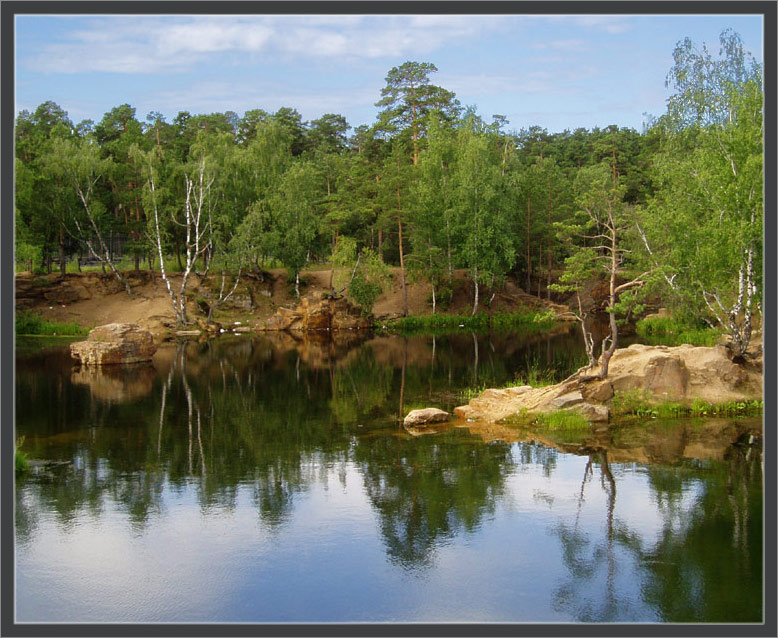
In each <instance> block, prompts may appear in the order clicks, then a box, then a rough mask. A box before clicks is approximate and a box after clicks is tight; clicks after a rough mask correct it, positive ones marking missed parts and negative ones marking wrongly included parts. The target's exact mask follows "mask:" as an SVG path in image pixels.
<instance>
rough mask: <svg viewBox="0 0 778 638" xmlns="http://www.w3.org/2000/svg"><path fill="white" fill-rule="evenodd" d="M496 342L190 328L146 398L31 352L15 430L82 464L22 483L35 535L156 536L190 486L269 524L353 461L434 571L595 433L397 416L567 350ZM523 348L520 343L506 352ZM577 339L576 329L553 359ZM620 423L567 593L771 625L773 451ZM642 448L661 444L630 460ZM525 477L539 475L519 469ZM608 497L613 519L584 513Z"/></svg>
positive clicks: (597, 614)
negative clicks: (284, 335)
mask: <svg viewBox="0 0 778 638" xmlns="http://www.w3.org/2000/svg"><path fill="white" fill-rule="evenodd" d="M484 343H486V344H487V346H488V347H479V340H478V338H477V337H474V336H473V335H470V334H467V335H457V336H456V337H455V338H454V337H436V338H431V339H427V340H425V339H420V338H403V337H398V338H391V339H388V338H375V339H372V340H369V341H367V342H365V343H363V344H362V345H361V346H359V347H356V348H352V349H350V350H348V349H345V350H343V349H341V350H338V349H337V348H336V347H335V346H334V345H332V344H329V345H328V344H326V343H321V344H306V343H303V342H300V343H297V342H295V343H294V344H292V346H293V347H292V346H290V347H283V348H281V347H277V346H275V345H274V344H273V343H272V342H271V341H270V340H265V339H253V340H249V339H246V340H241V339H232V340H225V341H223V342H220V343H210V342H206V343H203V344H197V343H189V344H183V343H182V344H178V345H176V346H174V347H171V348H167V349H166V350H164V351H163V352H162V354H161V356H160V357H157V358H156V359H155V368H156V372H155V374H154V376H153V377H149V379H150V380H151V387H152V389H151V391H150V392H148V394H145V395H143V396H140V395H138V394H134V395H133V399H132V400H131V401H126V400H121V401H119V400H115V399H112V398H111V397H110V396H108V394H106V393H107V392H108V389H110V388H114V387H117V388H118V387H120V386H121V387H122V388H125V387H126V384H124V383H123V382H122V383H121V384H115V383H113V382H112V383H105V382H104V380H102V381H100V383H101V385H100V392H92V389H93V388H91V387H90V386H89V381H90V380H92V379H96V380H99V379H98V376H99V375H79V376H78V377H77V379H74V378H73V373H72V364H71V363H70V362H69V361H68V360H67V358H60V359H57V358H56V356H55V357H54V358H51V357H48V358H45V359H44V358H39V359H34V360H33V361H32V362H31V363H30V362H25V361H24V360H21V361H20V362H19V363H18V364H17V377H16V380H17V386H16V393H17V394H16V404H17V418H18V422H17V427H18V428H19V433H20V434H23V435H25V437H26V438H25V448H26V451H27V452H28V453H29V454H30V455H31V456H32V457H34V458H42V459H49V460H54V461H69V462H70V465H67V466H57V467H54V468H51V469H46V470H45V471H41V472H37V473H35V474H33V475H31V476H30V477H29V478H27V479H20V481H19V484H18V486H17V490H16V510H15V516H16V533H17V542H19V543H21V544H22V545H23V544H24V543H26V542H28V541H30V539H31V538H33V537H34V532H35V529H36V528H37V527H38V526H39V525H40V521H41V520H42V513H45V512H52V513H53V514H54V517H55V520H56V521H58V525H59V526H60V527H61V528H62V529H69V528H72V526H73V525H75V524H76V523H77V521H78V519H79V518H80V517H84V516H87V517H90V518H91V519H94V520H98V519H100V517H101V516H102V515H103V513H104V511H106V510H108V509H118V510H119V511H120V512H122V513H123V514H124V515H126V517H127V520H128V521H129V522H130V524H131V526H132V530H133V532H134V533H136V534H144V533H146V532H147V530H148V527H149V523H150V522H151V521H153V520H154V518H155V517H164V516H165V515H166V511H165V510H166V507H169V505H170V503H171V502H172V501H173V499H176V498H186V499H194V501H195V502H196V504H197V505H198V506H199V508H200V510H201V512H202V513H203V514H213V513H220V512H226V511H232V510H235V509H236V508H237V507H238V499H239V497H240V494H241V492H242V493H243V494H245V495H247V496H248V499H247V500H248V502H251V503H253V507H254V509H255V510H256V512H257V516H258V519H259V521H260V522H261V524H262V526H263V527H264V528H266V529H269V530H271V531H280V530H282V529H283V528H284V526H285V525H287V524H289V523H290V521H291V520H292V516H293V513H294V512H295V508H296V505H297V502H298V501H299V498H298V497H299V495H300V494H302V493H305V492H307V491H309V490H310V489H311V487H312V486H315V485H317V484H320V485H321V484H324V483H326V481H328V480H331V479H332V477H335V478H336V480H339V481H341V483H342V484H343V485H344V486H345V485H346V477H347V475H348V474H351V475H356V476H357V477H358V481H359V483H360V485H362V486H363V487H364V496H365V497H366V501H367V503H369V507H370V508H372V511H373V512H374V513H375V514H376V520H377V527H378V534H379V538H380V542H381V544H382V545H383V547H384V548H385V554H386V557H387V559H388V560H389V562H390V563H391V564H393V565H396V566H399V567H400V568H401V569H402V570H403V571H405V572H414V573H416V574H426V575H429V574H430V573H432V571H433V567H434V566H435V565H436V558H437V557H438V556H439V554H440V550H441V549H442V548H443V547H445V546H447V545H450V544H451V543H452V542H454V540H455V539H456V538H457V537H459V540H461V539H462V537H466V536H467V535H469V534H475V533H476V532H477V531H478V530H479V529H480V528H481V527H483V525H484V521H488V520H489V519H490V518H492V517H496V516H497V515H498V514H497V512H498V507H499V505H500V503H503V502H505V501H506V499H505V498H504V497H505V496H506V495H507V490H508V489H509V488H508V487H506V485H507V482H508V479H509V478H510V477H511V476H515V475H516V468H517V466H522V467H525V468H532V471H533V472H535V471H537V473H538V475H542V476H543V477H545V479H550V480H551V481H554V485H556V479H557V476H558V474H560V473H561V472H560V468H561V466H562V465H563V464H567V463H568V462H569V461H570V459H575V458H576V457H574V456H570V455H569V454H565V453H564V452H568V453H569V452H571V451H573V452H574V451H575V450H578V449H579V447H580V443H579V442H576V441H568V442H566V443H562V442H561V438H560V441H553V440H552V441H547V442H546V444H541V443H528V442H519V443H508V442H504V441H492V442H490V443H486V442H484V441H483V440H482V439H481V438H480V437H479V436H478V435H476V434H475V430H473V433H471V432H470V431H468V430H467V429H463V428H449V429H448V430H445V429H444V431H441V432H439V433H437V434H430V435H423V436H410V435H409V434H408V433H407V432H406V431H405V430H404V429H403V428H402V427H400V426H399V425H398V421H397V419H398V418H401V417H402V416H403V415H404V412H405V411H406V410H407V409H409V408H410V407H417V406H418V405H419V404H425V403H426V404H427V405H430V404H432V405H435V404H436V403H437V404H438V405H440V406H441V407H444V408H448V409H450V408H451V405H452V404H453V405H456V404H457V403H458V401H459V400H458V398H457V396H456V393H457V392H458V391H459V390H460V389H461V388H463V387H465V386H469V385H470V384H471V383H472V382H473V381H474V380H479V381H482V382H483V381H485V382H487V383H492V382H493V381H494V382H495V383H504V382H505V381H506V380H510V379H511V378H512V377H513V375H514V373H515V371H516V369H518V368H521V366H522V365H524V364H525V363H526V362H528V361H533V360H536V359H537V357H542V358H543V359H545V360H547V361H548V360H549V359H550V357H551V353H550V351H549V350H548V347H547V344H546V342H541V343H539V344H538V345H539V346H540V347H541V348H542V349H541V350H537V349H536V350H521V349H520V348H518V347H516V346H514V345H513V344H512V343H511V342H510V341H509V340H504V341H500V338H498V337H495V338H494V339H491V338H489V339H488V340H487V341H485V342H484ZM482 345H483V344H482ZM511 347H513V348H514V350H513V351H510V352H513V353H514V354H506V352H509V349H510V348H511ZM568 349H569V346H568V344H567V342H563V344H562V346H561V351H562V352H561V354H559V353H557V354H554V357H555V358H556V357H557V356H559V357H564V356H568V355H567V354H566V353H567V351H568ZM136 372H137V371H136ZM144 378H145V377H144ZM114 380H115V379H114ZM139 387H140V384H135V385H133V388H139ZM144 387H145V385H144ZM441 388H444V389H445V390H446V391H445V393H444V392H442V391H441V390H440V389H441ZM122 393H123V396H126V395H127V392H126V390H124V389H123V390H122ZM443 401H449V404H445V403H443ZM687 430H688V431H687ZM703 430H704V428H703ZM609 436H610V435H609ZM613 436H615V435H613ZM618 436H619V437H620V438H621V440H622V443H623V445H622V447H620V448H618V447H617V446H615V445H614V444H613V441H607V440H606V441H599V440H598V441H599V443H602V444H601V445H600V444H599V443H598V446H599V447H597V448H596V451H594V452H592V453H591V454H590V455H589V456H588V458H587V462H586V467H585V469H584V476H583V479H582V481H581V483H580V487H577V488H576V490H577V492H576V496H577V499H578V502H577V503H575V504H574V507H573V508H572V510H571V512H572V514H571V515H570V516H569V518H568V517H566V516H565V515H564V512H563V510H559V511H558V512H559V513H557V510H554V514H555V515H556V516H557V518H558V519H560V520H561V521H562V522H561V523H559V524H557V525H556V526H555V527H554V530H555V533H556V535H557V537H558V538H559V541H560V544H561V552H560V556H561V560H562V562H563V563H564V566H565V570H566V579H565V581H564V582H563V583H562V584H561V585H559V586H557V587H556V589H555V590H554V593H553V601H554V602H553V605H554V608H555V609H556V610H557V611H558V612H559V613H560V614H561V615H562V616H564V617H570V618H574V619H576V620H579V621H597V622H603V621H610V620H618V621H624V620H630V619H638V618H639V619H645V616H646V607H647V606H648V607H649V608H650V609H651V610H653V613H655V614H656V617H655V619H656V620H672V621H679V620H688V621H696V620H705V621H710V620H714V619H726V620H729V621H732V620H735V619H737V620H750V621H754V620H757V621H758V620H759V615H760V613H761V607H760V603H761V560H762V553H761V542H762V530H761V521H762V513H761V494H762V490H761V480H762V470H761V454H760V452H759V451H758V448H756V447H753V446H750V445H748V441H745V442H742V443H743V444H742V445H736V446H733V447H731V448H730V449H729V450H728V452H727V453H726V455H722V456H719V457H718V458H719V459H723V460H715V461H699V460H691V459H681V460H679V458H680V456H679V455H680V454H681V452H682V451H683V449H684V448H685V447H686V446H687V445H688V444H689V441H692V440H693V441H692V442H694V443H695V445H697V447H698V448H704V447H705V445H702V444H701V443H700V441H702V443H705V440H702V439H699V438H695V437H697V434H694V432H692V428H691V427H689V428H686V426H684V427H683V428H682V431H681V432H680V433H679V432H678V428H675V430H672V431H670V432H669V433H668V434H667V435H666V436H659V435H657V436H656V437H655V439H656V441H660V442H661V443H655V440H654V439H650V437H649V439H646V440H645V441H644V440H643V439H640V438H639V437H636V436H634V435H632V434H629V435H628V433H626V432H624V431H620V432H619V433H618ZM560 437H561V434H560ZM674 437H676V438H674ZM512 440H515V439H512ZM624 441H626V442H627V443H628V444H629V445H627V443H624ZM629 446H632V447H629ZM593 449H594V448H593ZM631 449H637V450H642V451H643V452H644V453H645V455H644V460H640V461H639V463H640V465H639V466H638V468H637V469H634V468H633V470H631V471H627V470H625V469H624V468H625V467H629V466H625V465H622V463H629V461H628V460H625V459H626V458H628V453H629V452H630V450H631ZM625 455H626V456H625ZM714 458H716V457H715V456H714ZM653 461H657V462H653ZM568 466H569V465H568ZM637 474H639V480H640V481H642V485H645V486H646V489H650V490H651V494H652V495H653V498H654V500H655V505H656V507H655V508H652V511H653V509H655V510H656V515H657V516H658V517H659V518H661V520H662V525H663V526H662V529H661V534H660V535H659V536H658V537H657V538H651V537H650V536H648V535H646V534H645V532H644V530H642V529H641V528H638V527H637V526H636V525H634V524H633V523H630V524H631V525H632V528H630V527H628V525H627V523H626V522H625V519H623V518H620V516H619V511H620V510H619V508H618V507H617V493H618V498H619V503H622V504H624V503H627V502H628V501H629V498H630V496H629V491H628V490H625V489H624V488H622V483H621V481H622V480H623V479H624V478H625V477H626V476H631V477H633V478H634V477H635V476H637ZM636 480H637V479H636ZM559 484H562V482H560V483H559ZM511 485H513V483H511ZM548 485H551V483H550V482H549V483H548ZM617 487H618V489H617ZM344 489H345V488H344ZM510 489H515V490H521V489H522V484H521V482H518V483H516V484H515V487H511V488H510ZM549 489H552V488H549ZM361 495H362V494H361V493H360V494H359V497H360V498H361ZM511 498H513V495H511ZM598 499H602V503H603V504H602V510H601V511H600V510H599V509H596V508H598V507H599V505H598V502H599V501H598ZM507 500H510V499H507ZM562 500H564V499H563V498H560V499H559V502H560V503H561V502H562ZM552 501H553V498H552ZM587 501H588V502H587ZM622 506H623V505H622ZM553 507H554V508H556V507H557V506H556V505H554V506H553ZM560 507H561V506H560ZM593 508H594V509H596V512H597V515H598V516H600V517H601V518H600V519H599V521H601V523H599V526H600V531H599V532H598V531H597V530H596V529H595V528H593V527H592V525H591V524H590V522H589V523H588V524H586V525H585V524H584V522H585V521H586V520H588V521H591V517H589V518H588V519H587V518H586V517H587V516H589V515H590V514H591V512H592V509H593ZM550 560H552V561H556V560H558V557H557V556H554V557H550ZM629 580H632V581H634V582H628V581H629Z"/></svg>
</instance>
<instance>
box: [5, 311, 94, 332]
mask: <svg viewBox="0 0 778 638" xmlns="http://www.w3.org/2000/svg"><path fill="white" fill-rule="evenodd" d="M89 330H90V329H89V328H82V327H80V326H79V325H78V324H77V323H76V322H75V321H71V322H69V323H61V322H58V321H47V320H46V319H44V318H43V317H41V316H40V315H39V314H37V313H35V312H33V311H32V310H19V311H17V312H16V317H15V333H16V335H57V336H82V335H87V334H89Z"/></svg>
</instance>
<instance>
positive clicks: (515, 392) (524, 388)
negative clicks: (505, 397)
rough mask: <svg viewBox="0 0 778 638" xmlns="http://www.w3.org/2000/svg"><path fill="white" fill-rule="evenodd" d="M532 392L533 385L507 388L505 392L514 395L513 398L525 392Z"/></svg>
mask: <svg viewBox="0 0 778 638" xmlns="http://www.w3.org/2000/svg"><path fill="white" fill-rule="evenodd" d="M530 390H532V386H531V385H515V386H513V387H511V388H505V391H506V392H507V393H508V394H512V395H513V396H517V395H519V394H524V393H525V392H529V391H530Z"/></svg>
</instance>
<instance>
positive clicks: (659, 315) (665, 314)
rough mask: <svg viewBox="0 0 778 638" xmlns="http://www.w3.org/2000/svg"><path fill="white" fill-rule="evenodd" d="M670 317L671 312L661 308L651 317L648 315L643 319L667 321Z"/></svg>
mask: <svg viewBox="0 0 778 638" xmlns="http://www.w3.org/2000/svg"><path fill="white" fill-rule="evenodd" d="M670 316H671V315H670V311H669V310H668V309H667V308H659V309H657V311H656V312H654V313H652V314H650V315H646V316H645V317H643V318H644V319H666V318H669V317H670Z"/></svg>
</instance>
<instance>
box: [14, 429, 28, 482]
mask: <svg viewBox="0 0 778 638" xmlns="http://www.w3.org/2000/svg"><path fill="white" fill-rule="evenodd" d="M22 443H24V437H23V436H20V437H19V438H18V439H16V443H15V445H14V468H15V471H16V473H17V474H24V473H25V472H27V471H28V470H29V469H30V465H29V463H28V462H27V461H28V457H27V454H25V453H24V452H22V451H21V450H20V449H19V448H20V447H21V446H22Z"/></svg>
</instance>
